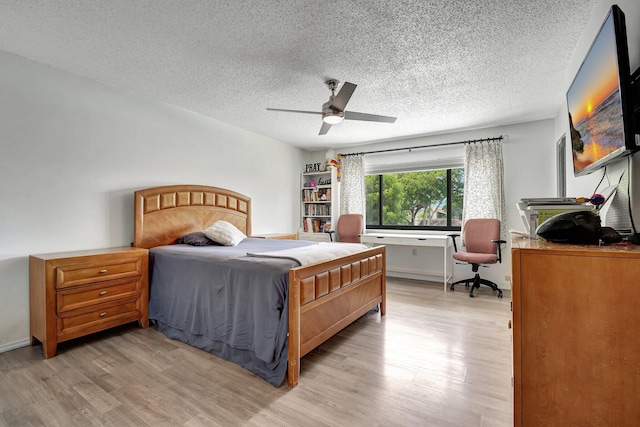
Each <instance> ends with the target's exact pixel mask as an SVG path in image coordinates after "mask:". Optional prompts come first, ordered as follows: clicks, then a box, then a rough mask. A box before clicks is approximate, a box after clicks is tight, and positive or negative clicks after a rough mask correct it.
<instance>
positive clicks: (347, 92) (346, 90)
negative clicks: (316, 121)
mask: <svg viewBox="0 0 640 427" xmlns="http://www.w3.org/2000/svg"><path fill="white" fill-rule="evenodd" d="M357 86H358V85H354V84H353V83H349V82H344V83H343V84H342V88H340V92H338V94H337V95H336V96H335V98H333V101H331V105H329V107H331V108H332V109H334V110H338V111H344V109H345V108H346V107H347V102H349V99H351V95H353V91H355V90H356V87H357Z"/></svg>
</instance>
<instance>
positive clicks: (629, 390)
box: [512, 238, 640, 426]
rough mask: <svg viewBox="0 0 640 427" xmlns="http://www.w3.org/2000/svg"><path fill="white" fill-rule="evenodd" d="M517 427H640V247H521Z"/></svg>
mask: <svg viewBox="0 0 640 427" xmlns="http://www.w3.org/2000/svg"><path fill="white" fill-rule="evenodd" d="M512 269H513V276H512V281H513V283H512V285H513V288H512V299H513V357H514V365H513V368H514V421H515V425H516V426H561V425H564V426H566V425H584V426H586V425H593V426H596V425H597V426H601V425H611V426H613V425H615V426H626V425H629V426H638V425H640V246H628V247H620V246H608V247H603V246H600V247H599V246H583V245H565V244H553V243H547V242H544V241H538V240H530V239H526V238H517V239H514V240H513V241H512Z"/></svg>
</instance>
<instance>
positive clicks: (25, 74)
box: [0, 52, 307, 351]
mask: <svg viewBox="0 0 640 427" xmlns="http://www.w3.org/2000/svg"><path fill="white" fill-rule="evenodd" d="M0 144H1V147H2V152H1V155H0V206H1V207H0V289H1V290H2V297H0V351H2V350H7V349H10V348H14V347H17V346H20V345H24V344H26V343H28V339H29V301H28V288H29V282H28V255H29V254H37V253H47V252H58V251H68V250H80V249H88V248H100V247H111V246H123V245H124V246H128V245H129V244H130V242H131V241H132V240H133V192H134V191H135V190H137V189H141V188H145V187H151V186H157V185H170V184H204V185H213V186H219V187H225V188H229V189H232V190H235V191H238V192H240V193H243V194H246V195H248V196H250V197H251V198H252V203H253V205H252V208H253V232H254V233H261V232H276V231H277V232H295V231H296V230H297V229H298V222H299V214H300V212H299V211H300V209H299V204H298V193H299V182H300V175H299V172H300V171H301V170H302V168H303V167H304V164H305V157H306V155H307V153H306V152H304V151H303V150H300V149H298V148H294V147H292V146H290V145H287V144H284V143H281V142H278V141H275V140H272V139H268V138H265V137H262V136H259V135H256V134H254V133H251V132H248V131H245V130H242V129H239V128H236V127H233V126H229V125H226V124H223V123H220V122H218V121H215V120H211V119H208V118H206V117H203V116H200V115H197V114H194V113H191V112H188V111H185V110H181V109H178V108H174V107H171V106H168V105H165V104H162V103H157V102H152V101H149V100H146V99H141V98H139V97H137V96H133V95H131V94H128V93H124V92H121V91H118V90H115V89H112V88H109V87H105V86H102V85H99V84H97V83H94V82H92V81H88V80H85V79H81V78H78V77H75V76H72V75H69V74H67V73H64V72H60V71H57V70H55V69H52V68H50V67H46V66H42V65H39V64H36V63H34V62H31V61H27V60H24V59H22V58H20V57H17V56H15V55H11V54H7V53H3V52H0Z"/></svg>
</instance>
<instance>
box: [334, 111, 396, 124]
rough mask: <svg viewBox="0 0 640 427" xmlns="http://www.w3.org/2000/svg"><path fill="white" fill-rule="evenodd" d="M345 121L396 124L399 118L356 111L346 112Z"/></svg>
mask: <svg viewBox="0 0 640 427" xmlns="http://www.w3.org/2000/svg"><path fill="white" fill-rule="evenodd" d="M344 118H345V120H364V121H366V122H383V123H395V121H396V119H397V117H391V116H379V115H377V114H367V113H356V112H355V111H345V112H344Z"/></svg>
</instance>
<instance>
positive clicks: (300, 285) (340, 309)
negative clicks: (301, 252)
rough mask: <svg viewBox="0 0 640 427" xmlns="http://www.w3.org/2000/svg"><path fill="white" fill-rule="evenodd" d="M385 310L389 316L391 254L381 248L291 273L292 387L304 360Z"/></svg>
mask: <svg viewBox="0 0 640 427" xmlns="http://www.w3.org/2000/svg"><path fill="white" fill-rule="evenodd" d="M378 304H380V314H381V315H384V314H385V311H386V252H385V247H384V246H377V247H375V248H372V249H368V250H366V251H363V252H359V253H356V254H353V255H348V256H346V257H342V258H338V259H335V260H331V261H327V262H323V263H318V264H311V265H307V266H303V267H297V268H293V269H291V271H290V272H289V366H288V373H287V378H288V383H289V386H290V387H295V386H296V385H297V384H298V378H299V376H300V358H301V357H302V356H304V355H305V354H307V353H309V352H310V351H311V350H313V349H314V348H316V347H317V346H319V345H320V344H322V343H323V342H325V341H326V340H327V339H329V338H331V337H332V336H333V335H335V334H336V333H338V332H339V331H340V330H342V329H343V328H345V327H346V326H348V325H349V324H351V323H352V322H354V321H355V320H356V319H358V318H359V317H360V316H362V315H363V314H365V313H366V312H367V311H369V310H371V309H372V308H374V307H375V306H376V305H378Z"/></svg>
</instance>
